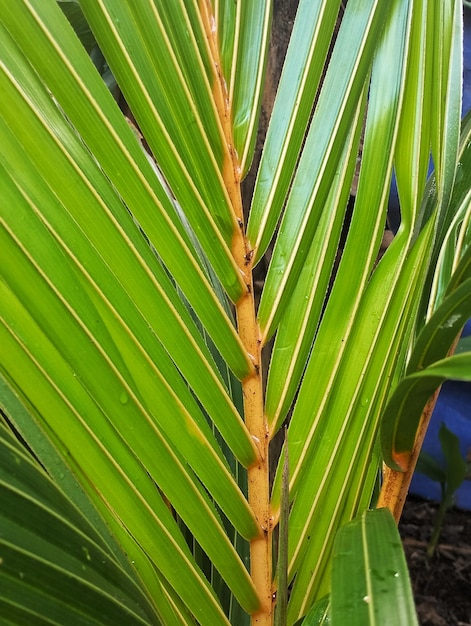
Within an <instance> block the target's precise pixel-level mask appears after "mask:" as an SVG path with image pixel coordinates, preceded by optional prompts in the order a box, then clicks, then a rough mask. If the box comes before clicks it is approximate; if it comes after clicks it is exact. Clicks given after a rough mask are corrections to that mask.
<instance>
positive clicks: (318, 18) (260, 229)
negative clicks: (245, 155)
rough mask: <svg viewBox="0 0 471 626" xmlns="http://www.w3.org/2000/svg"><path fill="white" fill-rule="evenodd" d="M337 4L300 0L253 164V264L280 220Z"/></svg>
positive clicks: (249, 229) (249, 231)
mask: <svg viewBox="0 0 471 626" xmlns="http://www.w3.org/2000/svg"><path fill="white" fill-rule="evenodd" d="M339 6H340V2H339V1H337V2H335V1H334V2H332V1H331V0H330V1H327V0H301V2H300V3H299V6H298V9H297V13H296V19H295V22H294V26H293V32H292V36H291V40H290V41H291V44H290V45H289V47H288V51H287V53H286V59H285V62H284V67H283V73H282V75H281V79H280V84H279V86H278V90H277V95H276V100H275V104H274V107H273V112H272V114H271V118H270V124H269V126H268V131H267V137H266V140H265V143H264V147H263V152H262V157H261V161H260V165H259V167H258V173H257V181H256V184H255V189H254V195H253V200H252V206H251V208H250V215H249V222H248V225H247V235H248V238H249V241H250V242H251V244H252V247H253V249H254V255H255V262H257V261H258V260H260V259H261V257H262V256H263V254H264V252H265V250H266V248H267V246H268V244H269V243H270V240H271V238H272V237H273V234H274V232H275V228H276V226H277V224H278V221H279V219H280V215H281V211H282V209H283V206H284V203H285V201H286V195H287V193H288V191H289V185H290V182H291V180H292V178H293V175H294V172H295V167H296V164H297V160H298V155H299V153H300V151H301V149H302V146H303V142H304V137H305V133H306V129H307V126H308V121H309V117H310V115H311V113H312V108H313V105H314V103H315V98H316V93H317V91H318V89H319V83H320V80H321V76H322V72H323V68H324V60H325V58H326V56H327V51H328V49H329V46H330V43H331V38H332V32H333V29H334V25H335V21H336V19H337V15H338V11H339Z"/></svg>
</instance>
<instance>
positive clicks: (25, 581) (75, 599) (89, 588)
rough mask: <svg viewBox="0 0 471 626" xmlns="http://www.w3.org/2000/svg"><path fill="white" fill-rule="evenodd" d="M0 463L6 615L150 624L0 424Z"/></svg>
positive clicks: (67, 506)
mask: <svg viewBox="0 0 471 626" xmlns="http://www.w3.org/2000/svg"><path fill="white" fill-rule="evenodd" d="M0 460H1V462H0V491H1V500H2V508H1V513H0V517H1V528H2V534H1V539H0V544H1V548H0V549H1V554H2V567H1V568H0V577H1V579H2V583H1V584H0V596H1V597H2V600H3V602H4V603H6V604H8V605H9V609H7V614H8V612H9V611H11V612H13V613H14V612H15V610H14V609H15V605H16V607H17V608H18V607H20V606H24V610H25V613H26V612H27V611H28V610H32V609H33V607H34V611H35V612H37V614H39V615H40V616H41V617H42V618H43V619H46V618H48V619H51V620H52V621H53V622H54V623H74V624H84V625H85V624H90V623H93V624H95V623H96V624H113V623H119V622H123V623H129V624H135V625H138V624H140V625H142V626H144V624H149V623H151V624H156V623H158V620H157V616H156V614H155V610H154V608H153V607H152V605H151V603H150V602H149V600H148V599H147V598H146V596H145V593H144V592H143V590H142V589H141V588H140V587H139V585H138V584H137V581H136V580H135V579H133V578H132V577H131V576H129V574H128V573H127V572H125V570H123V568H122V567H121V566H120V565H119V563H118V562H117V561H116V560H115V558H114V556H113V555H112V554H110V553H109V552H108V551H107V550H106V546H104V545H103V543H102V542H100V540H98V542H97V537H96V531H95V529H94V527H91V526H90V525H89V523H88V521H87V520H86V519H85V518H84V517H83V515H82V513H81V512H80V511H79V510H78V509H76V508H75V507H74V506H73V505H71V503H70V501H69V500H68V499H67V498H66V497H64V495H63V493H62V492H61V491H60V490H59V489H58V488H57V486H56V485H55V484H54V483H53V482H52V481H51V480H50V479H49V478H48V477H47V476H46V474H45V473H44V472H43V471H42V470H41V469H40V468H39V466H38V465H37V464H36V463H35V462H34V461H33V460H32V459H31V458H28V455H27V454H26V453H25V451H22V450H21V446H20V445H19V444H18V443H17V442H15V440H14V439H13V438H12V437H11V436H9V435H8V431H6V430H5V428H4V426H1V425H0ZM18 612H19V611H18ZM31 619H33V618H32V616H31ZM17 623H20V622H17Z"/></svg>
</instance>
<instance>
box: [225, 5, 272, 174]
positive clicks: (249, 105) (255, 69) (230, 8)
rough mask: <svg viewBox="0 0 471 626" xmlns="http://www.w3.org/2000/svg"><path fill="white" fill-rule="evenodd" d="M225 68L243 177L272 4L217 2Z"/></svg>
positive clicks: (254, 128)
mask: <svg viewBox="0 0 471 626" xmlns="http://www.w3.org/2000/svg"><path fill="white" fill-rule="evenodd" d="M214 4H215V23H217V24H218V27H219V28H218V30H219V32H220V34H221V39H222V43H221V52H222V59H221V60H222V68H223V70H224V76H225V83H226V87H227V97H228V99H229V105H230V109H231V112H232V129H233V138H234V148H235V150H236V153H237V156H238V162H239V164H240V165H239V166H240V174H241V176H242V178H243V177H244V176H245V175H246V174H247V171H248V170H249V168H250V165H251V162H252V157H253V152H254V148H255V141H256V138H257V129H258V120H259V115H260V104H261V100H262V96H263V86H264V78H265V68H266V63H267V56H268V43H269V40H270V33H271V29H270V26H271V13H272V5H273V3H272V2H270V1H269V0H258V1H257V2H235V3H234V2H232V1H231V0H229V1H227V0H216V2H214Z"/></svg>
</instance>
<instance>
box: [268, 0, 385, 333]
mask: <svg viewBox="0 0 471 626" xmlns="http://www.w3.org/2000/svg"><path fill="white" fill-rule="evenodd" d="M385 8H386V7H385V5H384V4H382V3H378V2H376V1H375V0H364V1H361V0H359V1H358V2H355V3H354V4H352V5H350V4H348V5H347V9H346V11H345V15H344V17H343V20H342V25H341V27H340V31H339V34H338V37H337V40H336V45H335V48H334V51H333V53H332V59H331V61H330V64H329V70H328V71H327V74H326V76H325V79H324V83H323V87H322V90H321V92H320V95H319V100H318V103H317V106H316V110H315V112H314V115H313V119H312V122H311V125H310V128H309V133H308V135H307V137H306V141H305V144H304V149H303V153H302V156H301V157H300V161H299V165H298V169H297V171H296V176H295V177H294V179H293V182H292V187H291V193H290V195H289V198H288V201H287V205H286V209H285V213H284V215H283V218H282V221H281V224H280V228H279V234H278V237H277V240H276V244H275V248H274V251H273V257H272V259H271V262H270V266H269V270H268V273H267V277H266V282H265V286H264V289H263V293H262V298H261V302H260V307H259V312H258V316H259V321H260V326H261V330H262V336H263V341H264V342H265V341H267V340H268V339H269V338H270V336H271V335H272V334H273V333H274V331H275V329H276V327H277V325H278V323H279V320H280V316H281V315H282V313H283V311H284V309H285V308H286V306H287V302H288V301H289V299H290V297H291V295H292V292H293V289H294V286H295V284H296V282H297V279H298V277H299V274H300V272H301V268H302V266H303V264H304V262H305V259H306V256H307V253H308V250H309V243H310V242H311V241H312V238H313V235H314V231H315V229H316V227H317V225H318V223H319V219H320V212H321V210H322V208H323V206H324V204H325V201H326V199H327V196H328V192H329V189H330V186H331V184H332V181H333V179H334V176H335V173H336V168H337V166H338V161H339V159H340V157H341V155H342V152H343V147H344V145H345V140H346V138H347V136H348V133H349V131H350V127H351V123H352V120H353V119H354V116H355V115H356V112H357V104H358V100H359V98H360V95H361V94H362V92H363V87H364V83H365V80H366V78H367V75H368V72H369V70H370V66H371V57H372V50H373V49H374V47H375V46H376V42H377V38H378V36H379V33H380V32H381V29H382V27H383V24H384V19H385V15H386V11H385ZM344 38H348V45H347V44H346V42H344ZM339 67H341V68H342V71H341V72H340V71H338V69H336V68H339Z"/></svg>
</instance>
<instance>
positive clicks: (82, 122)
mask: <svg viewBox="0 0 471 626" xmlns="http://www.w3.org/2000/svg"><path fill="white" fill-rule="evenodd" d="M7 4H8V3H7ZM20 10H21V19H20V15H19V13H18V11H20ZM36 10H37V11H38V12H39V14H38V13H37V12H36ZM35 19H37V20H38V21H37V22H36V21H35ZM2 21H3V23H4V24H6V26H7V28H8V29H9V30H10V31H11V34H12V35H13V37H14V38H15V42H16V43H17V44H20V45H21V46H22V50H23V53H25V54H26V55H28V58H29V59H30V60H33V61H34V62H35V66H36V70H37V71H38V72H39V74H40V75H41V77H42V79H43V81H45V82H46V84H47V83H48V82H49V83H50V84H53V85H54V92H53V93H54V98H55V99H56V101H57V102H59V104H60V106H61V108H62V109H63V111H64V112H65V113H66V115H67V117H68V119H70V120H71V121H72V123H73V124H74V126H75V128H76V129H77V130H78V132H79V133H80V134H81V137H82V139H83V141H84V142H85V143H86V144H87V146H88V147H89V149H90V150H91V152H92V153H93V154H94V156H95V158H96V159H97V160H98V161H99V163H100V167H101V168H103V170H104V171H105V172H106V175H107V177H108V178H109V179H110V181H111V182H112V184H113V185H114V187H115V188H116V189H117V190H118V192H119V194H120V195H121V197H122V198H123V199H124V201H125V203H126V206H127V207H128V208H129V210H130V211H131V213H132V214H133V216H134V217H135V219H136V220H137V221H138V223H139V224H140V226H141V227H142V228H143V230H144V232H145V233H146V235H147V237H148V238H149V239H150V240H151V241H152V243H153V245H154V246H155V247H156V249H158V250H159V255H160V256H161V258H162V259H163V261H164V263H165V265H166V266H167V267H168V268H169V270H170V272H171V274H172V276H173V277H174V278H175V279H176V280H177V282H178V284H179V285H180V287H181V288H182V289H183V291H184V293H185V295H186V296H187V298H188V300H189V301H190V303H191V305H192V306H193V307H194V309H195V310H196V311H197V313H198V315H199V317H200V319H201V320H202V321H203V323H204V324H205V326H206V328H207V329H208V331H209V332H210V334H211V335H212V337H213V340H214V342H215V343H216V345H217V346H218V348H219V349H220V350H221V352H222V353H223V354H224V356H225V357H226V358H227V360H228V362H229V363H231V364H232V365H231V366H232V367H233V369H234V370H235V371H236V373H237V374H238V375H240V376H244V375H246V374H247V373H248V372H249V371H250V366H249V363H248V358H247V357H246V355H244V354H243V353H242V349H241V346H240V343H239V342H238V341H237V338H236V335H235V332H234V329H233V328H232V327H231V326H230V325H229V324H228V322H227V321H226V324H224V322H223V320H224V316H223V315H221V309H220V305H219V303H218V302H217V300H216V299H215V297H214V294H213V292H212V290H211V287H210V286H209V284H208V283H207V281H206V280H205V279H204V276H203V275H202V272H201V268H200V267H198V266H197V255H196V253H194V252H193V253H192V254H191V253H190V251H191V246H190V244H189V239H188V237H187V236H185V235H184V229H183V227H182V225H181V221H180V218H179V217H178V214H177V213H176V211H175V208H174V207H173V205H172V204H171V203H170V200H169V198H168V195H167V192H166V191H165V190H164V189H163V187H162V186H161V184H160V183H159V182H158V179H157V178H156V176H155V173H154V171H153V170H152V168H151V166H150V164H149V163H148V161H147V159H146V157H145V155H144V153H143V151H142V149H141V147H140V146H139V145H138V143H137V142H136V138H135V136H134V135H133V133H132V131H131V129H130V128H129V126H128V124H127V123H126V121H125V119H124V117H123V115H122V114H121V112H120V111H119V110H118V108H117V106H116V105H115V103H114V102H113V100H112V97H111V95H110V94H109V93H108V91H107V89H106V87H105V86H104V84H103V82H102V80H101V78H100V77H99V76H98V74H97V73H96V72H95V71H94V69H93V66H92V64H91V62H90V60H89V59H88V58H87V56H86V54H85V52H84V50H83V49H82V48H81V46H80V44H79V42H78V41H76V39H75V36H74V35H73V33H72V31H71V30H69V29H70V27H69V26H68V24H67V23H66V20H65V18H64V17H63V16H62V13H61V12H60V11H59V9H57V7H56V5H55V3H54V2H53V0H48V1H47V2H45V3H43V2H41V3H39V6H38V7H36V8H35V9H34V10H33V8H31V14H30V12H29V10H27V9H26V7H24V5H23V3H20V4H19V6H18V9H17V10H13V9H12V7H11V6H9V7H6V8H5V11H3V12H2ZM19 24H21V28H20V27H19ZM49 38H52V41H51V40H50V39H49ZM38 52H39V53H38ZM33 96H34V92H33ZM193 200H194V198H193ZM212 244H213V245H212V246H210V250H208V251H210V257H211V255H213V254H216V255H218V256H220V258H219V259H217V260H215V263H214V265H215V267H216V268H217V271H218V272H219V273H220V274H221V272H222V273H225V270H224V267H226V268H227V262H228V259H227V251H224V252H223V251H222V248H221V246H220V245H216V242H215V241H214V240H213V241H212ZM189 246H190V247H189ZM221 255H222V256H221ZM223 257H226V261H224V258H223ZM229 264H230V265H232V261H229ZM222 282H223V284H224V285H225V287H226V288H227V290H228V292H229V294H231V295H232V297H233V298H235V299H237V298H238V297H239V296H240V295H241V293H242V289H243V287H242V285H241V279H240V276H239V274H238V272H237V271H236V270H235V268H232V269H230V270H228V272H227V273H226V274H225V276H223V277H222ZM224 326H225V328H226V330H225V331H224V333H223V335H224V336H223V335H221V331H222V329H223V327H224Z"/></svg>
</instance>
